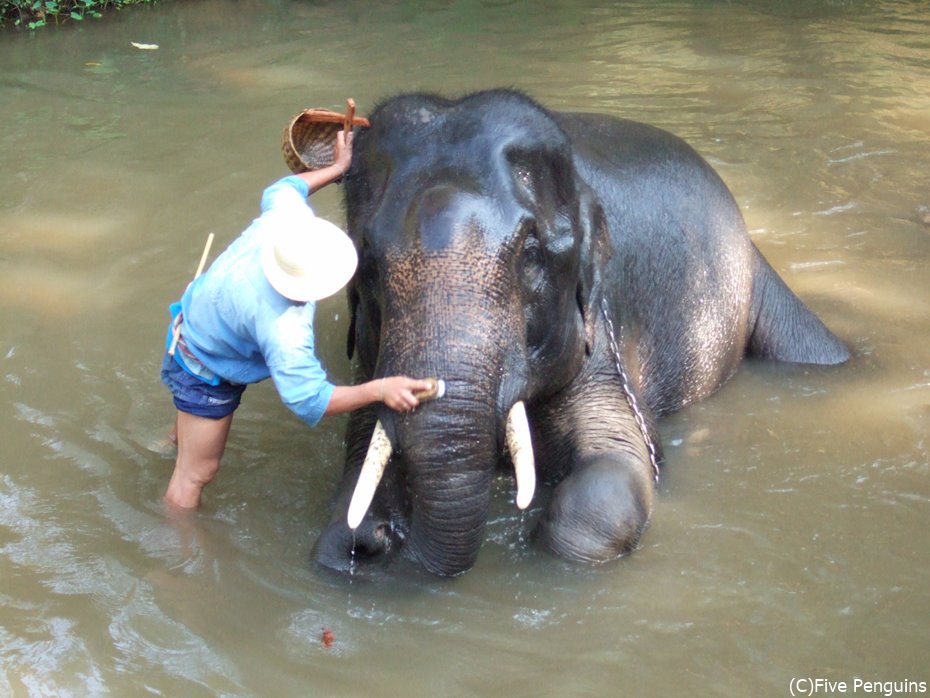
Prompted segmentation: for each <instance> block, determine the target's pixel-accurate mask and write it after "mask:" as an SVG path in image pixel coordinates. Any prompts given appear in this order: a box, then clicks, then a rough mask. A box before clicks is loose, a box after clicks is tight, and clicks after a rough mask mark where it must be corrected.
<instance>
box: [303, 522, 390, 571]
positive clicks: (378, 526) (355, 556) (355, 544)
mask: <svg viewBox="0 0 930 698" xmlns="http://www.w3.org/2000/svg"><path fill="white" fill-rule="evenodd" d="M399 543H400V541H399V537H398V534H397V533H396V532H395V531H394V529H393V527H392V526H391V524H390V522H388V521H386V520H385V521H382V520H378V519H377V518H374V517H368V518H366V519H365V520H364V521H362V522H361V523H360V524H359V526H358V528H356V529H355V530H354V531H353V530H352V529H351V528H349V527H348V525H347V524H346V523H345V521H344V520H340V521H335V522H333V523H331V524H330V525H329V526H328V527H327V528H326V529H325V530H324V531H323V533H322V534H320V537H319V539H318V540H317V542H316V545H314V547H313V551H312V552H311V553H310V559H311V560H312V561H313V562H316V563H318V564H320V565H322V566H323V567H326V568H327V569H330V570H332V571H334V572H340V573H346V574H354V573H356V572H364V571H365V570H366V569H369V568H371V567H380V566H381V565H383V564H385V563H386V562H387V561H388V560H389V559H390V558H391V556H392V553H393V552H395V551H396V550H397V548H399Z"/></svg>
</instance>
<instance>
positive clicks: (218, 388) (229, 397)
mask: <svg viewBox="0 0 930 698" xmlns="http://www.w3.org/2000/svg"><path fill="white" fill-rule="evenodd" d="M161 382H162V383H164V384H165V385H166V386H167V387H168V390H170V391H171V394H172V395H173V396H174V406H175V407H177V408H178V409H179V410H180V411H181V412H187V413H188V414H193V415H196V416H198V417H207V418H208V419H222V418H223V417H228V416H229V415H231V414H232V413H233V412H235V411H236V408H237V407H239V402H240V401H241V400H242V393H243V392H245V386H244V385H239V384H237V383H230V382H229V381H225V380H220V383H219V385H210V384H209V383H205V382H204V381H202V380H200V379H199V378H197V377H196V376H192V375H191V374H190V373H188V372H187V371H185V370H184V369H183V368H181V367H180V366H179V365H178V362H177V361H175V360H174V357H173V356H171V355H170V354H169V353H168V352H167V351H166V352H165V358H164V359H163V360H162V362H161Z"/></svg>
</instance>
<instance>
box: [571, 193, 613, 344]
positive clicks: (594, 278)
mask: <svg viewBox="0 0 930 698" xmlns="http://www.w3.org/2000/svg"><path fill="white" fill-rule="evenodd" d="M579 190H580V191H579V194H580V196H579V201H580V205H579V210H578V223H579V226H580V228H581V254H580V266H579V273H578V288H577V290H576V298H577V301H578V309H579V311H580V312H581V319H582V322H583V323H584V332H585V349H586V351H587V353H588V355H589V356H590V354H591V351H592V348H593V346H594V331H595V327H596V325H597V313H598V309H599V308H600V305H601V298H602V296H603V275H604V270H605V268H606V265H607V262H608V260H609V259H610V256H611V254H612V252H613V250H612V248H611V244H610V234H609V232H608V228H607V216H606V215H605V214H604V209H603V207H602V206H601V204H600V201H598V199H597V197H596V196H595V195H594V192H593V191H592V190H591V188H590V187H588V186H587V185H586V184H580V185H579Z"/></svg>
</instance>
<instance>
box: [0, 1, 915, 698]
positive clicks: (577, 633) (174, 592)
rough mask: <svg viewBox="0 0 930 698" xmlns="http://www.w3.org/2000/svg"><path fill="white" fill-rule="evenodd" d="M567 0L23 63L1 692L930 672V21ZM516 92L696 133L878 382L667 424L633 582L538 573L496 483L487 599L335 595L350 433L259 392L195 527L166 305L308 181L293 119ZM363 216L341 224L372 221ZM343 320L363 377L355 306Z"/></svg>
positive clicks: (742, 682)
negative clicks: (164, 449) (292, 175)
mask: <svg viewBox="0 0 930 698" xmlns="http://www.w3.org/2000/svg"><path fill="white" fill-rule="evenodd" d="M544 10H545V11H542V10H538V9H537V10H534V11H528V10H527V8H526V7H524V6H522V5H520V4H519V3H506V2H483V3H479V2H462V3H447V2H422V3H366V4H361V3H357V2H347V3H341V4H333V3H277V2H275V3H238V4H235V5H233V4H230V3H228V2H225V1H224V0H208V1H206V2H201V3H196V4H179V5H170V6H164V7H162V6H156V7H155V8H150V9H142V10H140V11H125V12H122V13H119V14H118V15H116V16H114V17H112V18H107V19H106V20H102V21H100V22H96V23H87V24H84V25H81V26H72V27H70V28H69V27H65V28H62V29H60V30H51V31H48V32H44V33H37V34H36V35H28V34H25V33H7V34H5V35H4V37H3V39H4V40H3V43H2V44H0V55H2V61H3V63H2V64H3V65H4V66H6V67H7V68H8V69H7V70H6V71H4V74H3V76H2V77H0V117H2V120H3V123H4V124H5V125H6V128H5V129H4V130H3V131H2V132H0V163H2V165H3V168H2V170H3V172H5V176H6V180H5V181H6V187H5V188H4V192H5V194H6V196H5V197H4V198H3V199H2V200H0V317H2V322H0V396H2V399H0V434H2V438H0V443H2V444H3V447H4V448H3V460H2V466H0V580H2V581H0V602H2V608H0V646H2V648H3V649H2V650H0V693H3V694H8V695H14V696H20V695H23V696H36V695H55V694H59V695H67V694H69V693H70V694H74V695H104V694H108V693H109V694H116V695H124V694H125V695H136V694H139V693H141V692H143V691H147V692H151V693H162V694H166V695H217V694H225V695H268V694H269V692H270V691H272V690H273V692H274V693H275V694H276V695H305V694H306V693H307V691H308V687H312V691H313V692H314V693H316V694H320V695H368V694H370V693H373V692H375V691H377V692H378V693H399V692H401V691H404V692H409V693H412V694H414V695H491V694H498V693H503V692H511V693H518V694H521V693H526V692H530V691H533V690H534V689H537V688H540V687H542V688H544V689H545V690H544V691H541V692H545V691H548V692H549V693H550V694H553V695H588V694H590V695H595V694H596V695H613V694H615V692H616V690H617V687H618V686H630V685H632V686H636V690H637V691H638V692H640V693H642V694H644V695H660V694H661V695H681V694H683V693H686V692H687V693H693V692H701V693H707V694H710V695H721V696H725V695H733V696H737V695H747V694H751V695H761V694H783V693H784V692H785V691H786V689H787V682H788V680H789V679H790V678H791V677H792V676H795V675H817V676H819V675H827V676H829V677H830V678H832V679H836V680H849V679H850V677H852V676H853V675H861V676H868V677H871V678H874V679H876V680H891V679H899V678H901V677H903V676H908V677H911V678H915V679H924V680H926V679H928V678H930V677H928V676H926V674H925V672H926V666H925V665H926V657H925V654H926V653H925V648H926V646H927V640H928V636H927V630H926V627H925V626H926V623H925V613H924V610H923V609H925V608H926V607H927V605H928V603H930V598H928V592H927V585H926V580H927V578H928V574H930V554H928V552H927V551H928V550H930V546H928V544H927V543H928V541H927V538H926V534H925V529H926V526H925V521H926V517H927V507H928V505H930V487H928V485H927V483H928V474H930V473H928V471H930V444H928V434H930V368H928V367H930V351H928V349H927V347H928V346H930V293H928V291H930V289H928V286H927V276H926V269H927V266H928V263H930V225H928V221H927V216H928V213H927V212H928V210H930V194H928V190H927V171H928V162H930V103H928V100H930V97H928V95H930V50H928V49H930V39H928V38H927V37H928V36H930V34H928V32H927V25H928V20H930V15H928V13H927V11H926V10H925V9H924V8H923V6H922V5H921V4H920V3H907V2H892V1H886V2H879V1H877V0H876V1H875V2H840V1H836V2H827V1H824V2H813V3H812V2H803V3H802V2H789V3H781V4H778V5H777V6H776V5H774V4H772V3H760V2H754V1H750V0H747V1H745V2H734V3H730V2H727V3H722V2H698V1H696V0H695V1H694V2H686V1H678V2H670V3H665V4H663V5H662V6H661V7H654V6H653V4H652V3H638V2H637V3H624V4H622V5H619V6H615V5H604V4H602V3H594V2H575V3H554V4H550V5H547V6H545V7H544ZM133 41H137V42H143V43H157V44H158V45H159V46H160V48H159V49H158V50H157V51H139V50H137V49H134V48H133V47H132V45H131V42H133ZM496 85H513V86H517V87H520V88H522V89H526V90H528V91H529V92H530V93H531V94H532V95H533V96H535V97H537V98H538V99H540V100H541V101H543V102H544V103H546V104H548V105H550V106H552V107H555V108H564V109H591V110H597V111H603V112H608V113H613V114H617V115H620V116H625V117H630V118H635V119H640V120H644V121H650V122H652V123H655V124H656V125H659V126H662V127H665V128H668V129H670V130H672V131H673V132H675V133H677V134H679V135H681V136H683V137H685V138H687V139H688V140H689V141H690V142H691V143H692V144H693V145H695V147H697V149H698V150H699V151H700V152H702V153H703V154H705V155H706V156H707V157H708V159H709V160H710V161H711V162H712V163H713V164H714V166H715V167H716V168H717V169H718V170H719V171H720V173H721V175H722V176H723V177H724V179H725V180H726V181H727V183H728V184H729V185H730V187H731V188H732V190H733V191H734V194H735V196H736V198H737V201H738V202H739V203H740V206H741V208H742V209H743V211H744V215H745V216H746V219H747V223H748V225H749V228H750V230H751V231H752V235H753V238H754V240H755V241H756V243H757V244H758V245H759V247H760V248H761V249H762V250H763V252H764V254H765V255H766V256H767V258H768V259H769V260H770V261H771V262H772V264H773V266H775V268H776V269H778V270H779V271H780V272H781V273H782V274H783V276H784V277H785V279H786V280H787V282H788V283H789V284H790V285H791V286H792V287H793V288H794V289H795V290H796V291H797V292H798V293H799V295H801V296H802V297H803V298H804V299H805V300H807V301H808V302H809V303H810V305H811V306H812V307H813V308H814V309H815V310H816V311H817V312H818V313H819V314H820V315H821V316H822V317H823V318H824V319H825V320H826V321H827V323H828V324H829V325H830V326H831V327H832V328H834V329H835V330H837V332H838V333H839V334H840V335H841V336H843V337H844V338H846V339H847V340H848V341H849V342H850V344H851V345H852V347H853V349H854V352H855V354H856V356H855V359H854V361H853V362H852V363H851V364H850V365H848V366H845V367H841V368H838V369H836V370H826V371H823V370H813V369H809V368H803V367H784V366H771V365H768V364H761V363H755V362H750V363H749V364H748V365H747V366H745V367H744V369H743V370H742V371H740V373H739V374H738V375H737V377H736V378H735V379H734V380H733V381H732V382H731V383H730V384H729V385H727V386H726V387H725V388H724V389H723V390H722V391H720V393H719V394H717V395H715V396H713V397H712V398H711V399H709V400H707V401H705V402H704V403H702V404H700V405H697V406H695V407H694V408H692V409H689V410H687V411H686V412H683V413H681V414H678V415H674V416H673V417H671V418H669V419H668V420H666V421H665V422H663V424H662V433H663V437H664V440H665V446H666V454H667V457H668V465H667V467H666V469H665V473H664V479H663V483H662V491H661V494H660V496H659V498H658V502H657V509H656V514H655V518H654V521H653V522H652V525H651V527H650V530H649V531H648V532H647V534H646V537H645V539H644V543H643V548H642V549H641V550H639V551H638V552H637V553H636V554H635V555H634V556H632V557H631V558H629V559H626V560H623V561H621V562H619V563H617V564H613V565H608V566H605V567H603V568H597V569H593V570H579V569H577V568H574V567H572V566H570V565H566V564H564V563H561V562H559V561H556V560H553V559H552V558H551V557H549V556H547V555H545V554H544V553H541V552H539V551H538V550H536V549H535V548H534V547H533V545H532V542H531V541H529V540H528V536H527V529H528V528H529V527H530V526H531V525H532V522H533V520H534V518H535V516H537V515H538V509H537V510H534V511H531V512H530V513H529V514H528V515H527V516H526V517H525V518H524V517H521V516H520V515H519V514H517V513H516V512H514V511H513V508H512V504H511V502H512V491H511V488H512V483H511V482H510V481H509V479H507V478H502V479H501V480H500V481H499V482H498V483H497V491H496V493H495V498H494V505H493V506H494V511H493V515H492V519H491V521H490V523H489V527H488V531H487V537H486V543H485V546H484V548H483V550H482V553H481V556H480V558H479V562H478V564H477V566H476V568H475V569H474V570H473V571H472V572H471V573H470V574H468V575H466V576H464V577H462V578H458V579H455V580H448V581H437V580H433V579H424V578H419V577H417V578H405V577H403V576H393V577H387V578H385V579H381V580H379V581H378V582H377V583H368V582H364V581H362V580H354V581H349V582H346V581H345V580H341V581H333V580H332V579H329V578H324V577H321V576H319V575H317V574H315V573H314V572H313V571H311V570H310V568H309V566H308V564H307V553H308V552H309V549H310V546H311V545H312V542H313V540H314V539H315V537H316V535H317V533H318V532H319V530H320V528H321V527H322V526H323V525H324V524H325V521H326V518H327V511H328V497H329V495H330V493H331V492H332V490H333V486H334V483H335V481H336V479H337V474H338V469H339V467H340V462H341V452H342V433H343V426H344V420H341V419H336V420H333V421H332V422H329V423H327V424H325V425H324V426H322V427H320V428H318V429H316V430H314V431H313V432H309V431H308V430H306V429H303V428H301V426H300V425H299V423H297V422H296V421H295V420H294V419H292V418H291V417H290V415H289V414H288V413H287V412H286V410H285V408H283V407H282V406H281V405H280V404H279V403H278V400H277V397H276V395H275V393H274V391H273V389H271V387H270V386H254V387H250V388H249V391H248V393H247V398H246V400H245V402H244V404H243V408H242V409H241V411H240V413H238V414H237V417H236V421H237V424H236V429H235V430H234V431H235V435H234V438H233V439H232V441H231V442H230V445H229V449H228V455H227V457H226V459H225V462H224V466H223V468H224V470H223V471H222V472H221V473H220V476H219V478H218V480H217V481H216V482H215V483H214V484H213V485H211V489H210V491H209V494H208V495H207V498H206V505H205V508H204V510H203V511H202V512H201V513H200V514H199V515H198V516H196V517H194V518H193V519H192V520H190V521H187V522H178V521H172V520H171V519H170V518H168V517H166V516H165V512H164V511H163V509H162V506H161V502H160V498H161V495H162V493H163V491H164V487H165V483H166V482H167V477H168V475H169V474H170V468H171V459H170V456H167V457H166V456H165V455H164V454H159V453H156V452H153V451H152V450H150V448H149V447H150V445H151V443H152V441H153V440H155V439H157V438H158V437H159V436H160V435H162V434H163V433H164V430H165V429H166V428H167V426H168V423H169V421H170V419H171V418H172V411H171V408H170V403H169V401H168V397H167V395H166V394H165V393H164V391H163V389H162V387H161V386H160V384H159V383H158V381H157V377H156V375H155V374H156V371H157V365H158V361H159V358H160V356H159V351H158V348H159V346H160V343H161V339H162V336H163V332H164V321H165V317H166V315H165V313H166V310H165V307H166V305H167V303H168V302H169V301H170V300H172V299H173V298H174V297H176V295H177V294H178V293H179V292H180V290H181V289H182V288H183V285H184V284H185V283H186V281H187V280H188V279H189V278H190V276H191V273H192V272H193V269H194V267H195V266H196V262H197V258H198V255H199V253H200V250H201V249H202V241H203V239H204V238H205V236H206V234H207V233H209V232H215V233H216V235H217V238H218V239H217V242H216V245H217V248H220V247H222V246H223V245H225V244H227V243H228V242H229V241H231V240H232V239H233V238H234V237H235V236H236V235H237V234H238V231H239V230H241V228H242V226H243V223H244V222H247V221H248V220H249V219H250V218H251V217H252V216H254V215H255V212H256V207H257V195H258V192H260V190H261V188H262V187H263V186H264V185H265V184H267V183H268V182H270V181H272V180H273V179H275V178H276V177H278V176H279V175H280V174H281V173H282V172H283V167H284V166H283V161H282V159H281V157H280V154H279V151H278V143H279V137H280V128H281V127H282V126H283V124H284V123H285V122H286V121H287V119H288V118H289V117H290V116H291V115H292V114H293V113H294V112H295V111H296V110H297V109H299V108H301V107H304V106H323V107H338V106H339V105H341V104H342V103H343V100H344V99H345V97H346V96H348V95H352V96H354V97H355V99H356V101H357V102H358V103H359V108H360V111H361V112H362V113H365V112H368V111H370V110H371V108H372V106H373V104H374V103H375V102H376V101H377V100H378V99H380V98H382V97H384V96H387V95H390V94H393V93H395V92H397V91H401V90H416V89H435V90H441V91H444V92H448V93H450V94H456V93H459V92H463V91H466V90H469V89H476V88H483V87H490V86H496ZM53 126H54V129H53V128H52V127H53ZM337 194H338V193H337V192H336V191H323V192H320V194H319V197H320V198H319V199H317V200H316V202H315V203H316V204H317V206H318V208H319V210H320V212H321V213H322V214H323V215H327V216H330V217H332V218H334V219H336V220H341V217H342V214H341V209H340V203H339V201H338V196H337ZM224 236H225V237H224ZM318 323H319V326H318V335H319V344H320V351H321V352H322V355H323V360H324V363H325V364H326V365H327V367H328V369H329V370H330V371H331V372H332V373H333V375H334V377H336V378H337V379H339V380H342V381H346V380H348V378H349V375H350V368H349V366H348V364H347V362H346V360H345V343H344V336H345V331H346V324H347V316H346V311H345V306H344V302H343V301H342V299H332V300H331V301H327V302H326V303H323V304H321V306H320V309H319V314H318ZM324 628H326V629H329V630H330V632H331V633H332V642H331V644H330V645H329V646H328V647H327V646H326V645H325V643H324V642H323V636H322V633H323V630H324ZM569 654H570V660H569V658H568V655H569ZM504 658H506V659H504ZM359 660H363V661H364V669H363V670H361V671H360V661H359ZM922 672H924V673H923V674H922ZM528 677H531V678H529V679H528ZM682 677H687V679H686V680H683V678H682ZM269 687H273V689H269Z"/></svg>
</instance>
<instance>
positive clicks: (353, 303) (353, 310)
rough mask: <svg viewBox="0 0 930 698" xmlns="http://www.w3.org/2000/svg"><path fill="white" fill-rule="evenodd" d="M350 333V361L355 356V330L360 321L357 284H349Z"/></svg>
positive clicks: (347, 338) (348, 353)
mask: <svg viewBox="0 0 930 698" xmlns="http://www.w3.org/2000/svg"><path fill="white" fill-rule="evenodd" d="M348 296H349V333H348V336H347V337H346V354H347V355H348V357H349V359H351V358H352V357H353V356H354V355H355V330H356V322H357V320H358V302H359V295H358V289H357V288H356V287H355V284H354V283H352V284H349V293H348Z"/></svg>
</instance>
